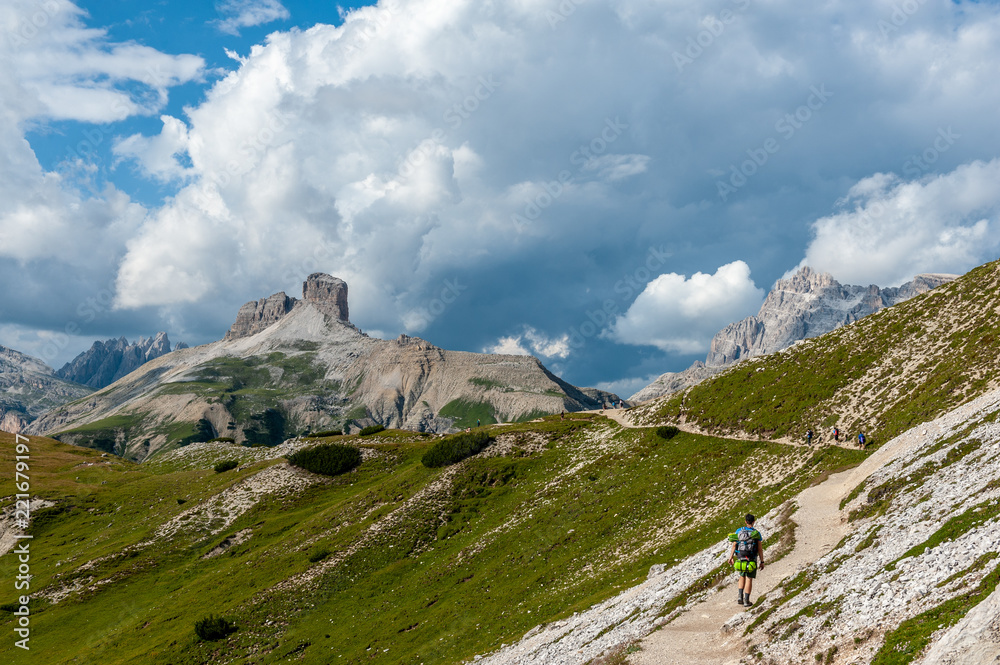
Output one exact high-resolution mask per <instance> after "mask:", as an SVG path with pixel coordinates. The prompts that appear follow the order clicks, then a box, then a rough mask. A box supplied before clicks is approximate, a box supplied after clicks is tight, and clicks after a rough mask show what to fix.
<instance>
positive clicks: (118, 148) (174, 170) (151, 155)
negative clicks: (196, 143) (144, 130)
mask: <svg viewBox="0 0 1000 665" xmlns="http://www.w3.org/2000/svg"><path fill="white" fill-rule="evenodd" d="M160 120H161V121H162V122H163V130H162V131H161V132H160V133H159V134H157V135H156V136H153V137H145V136H142V135H141V134H133V135H131V136H129V137H127V138H123V139H119V140H118V141H116V142H115V145H114V149H113V150H114V154H115V155H116V156H117V157H119V158H121V159H129V158H130V159H133V160H135V162H136V163H137V164H139V167H140V168H141V169H142V171H143V172H144V173H145V174H146V175H147V176H149V177H151V178H155V179H157V180H161V181H164V182H168V181H170V180H175V179H179V178H183V177H184V176H185V175H186V174H187V173H188V169H187V168H185V167H184V166H182V165H181V163H180V162H179V161H178V160H177V156H178V155H180V154H184V153H186V152H187V141H188V136H187V125H185V124H184V123H183V122H181V121H180V120H178V119H177V118H173V117H171V116H169V115H164V116H160Z"/></svg>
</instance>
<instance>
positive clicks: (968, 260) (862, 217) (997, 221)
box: [802, 159, 1000, 286]
mask: <svg viewBox="0 0 1000 665" xmlns="http://www.w3.org/2000/svg"><path fill="white" fill-rule="evenodd" d="M998 183H1000V159H993V160H991V161H989V162H980V161H976V162H973V163H971V164H967V165H963V166H960V167H958V168H956V169H955V170H954V171H951V172H949V173H943V174H940V175H934V176H927V177H925V178H921V179H917V180H911V181H904V180H902V179H901V178H899V177H898V176H896V175H893V174H882V173H880V174H876V175H874V176H871V177H869V178H865V179H863V180H861V181H860V182H858V183H857V184H856V185H854V186H853V187H852V188H851V189H850V191H849V192H848V193H847V196H846V197H845V198H844V199H843V200H841V201H840V207H841V208H842V209H843V210H842V211H840V212H838V213H836V214H834V215H831V216H828V217H823V218H822V219H819V220H816V222H814V223H813V232H814V234H815V235H814V238H813V240H812V242H811V243H810V244H809V247H808V248H807V250H806V257H805V259H803V261H802V265H809V266H811V267H813V268H815V269H818V270H822V271H826V272H829V273H831V274H833V275H834V276H835V277H837V278H838V279H839V280H841V281H842V282H844V283H850V284H879V285H881V286H894V285H899V284H902V283H903V282H905V281H907V280H909V279H910V278H912V277H913V276H914V275H916V274H918V273H922V272H955V273H962V272H965V271H966V270H968V269H969V268H971V267H972V266H975V265H978V264H980V263H985V262H987V261H991V260H993V259H996V258H997V257H998V255H1000V188H998V186H997V184H998Z"/></svg>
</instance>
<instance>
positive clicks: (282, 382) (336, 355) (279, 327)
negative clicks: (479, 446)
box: [32, 273, 618, 459]
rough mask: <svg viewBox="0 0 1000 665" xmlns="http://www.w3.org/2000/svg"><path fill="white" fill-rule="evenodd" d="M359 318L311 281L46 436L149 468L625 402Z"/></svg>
mask: <svg viewBox="0 0 1000 665" xmlns="http://www.w3.org/2000/svg"><path fill="white" fill-rule="evenodd" d="M348 316H349V309H348V303H347V284H346V283H344V282H343V281H342V280H340V279H337V278H335V277H331V276H330V275H325V274H322V273H317V274H313V275H310V276H309V277H308V278H307V279H306V280H305V282H304V283H303V285H302V299H301V300H299V299H296V298H292V297H289V296H288V295H286V294H285V293H276V294H274V295H272V296H270V297H269V298H262V299H260V300H256V301H251V302H249V303H247V304H245V305H243V306H242V307H241V308H240V310H239V313H238V314H237V316H236V321H235V322H234V323H233V325H232V327H231V328H230V329H229V331H228V332H227V333H226V335H225V338H224V339H222V340H221V341H218V342H213V343H211V344H206V345H203V346H199V347H194V348H190V349H183V350H177V351H174V352H173V353H170V354H168V355H165V356H162V357H160V358H157V359H155V360H153V361H152V362H149V363H147V364H145V365H143V366H142V367H140V368H139V370H137V371H135V372H133V373H132V374H129V375H128V376H125V377H123V378H121V379H120V380H119V381H117V382H116V383H114V384H112V385H110V386H108V387H107V388H105V389H103V390H101V391H99V392H98V393H95V394H94V395H93V396H92V397H91V398H90V399H88V400H86V401H85V402H82V403H79V404H74V405H67V406H66V407H64V408H61V409H56V410H55V411H53V412H51V413H49V414H46V416H45V417H44V418H42V419H41V420H39V421H38V422H36V423H34V424H33V425H32V431H33V432H37V433H51V434H59V436H60V438H61V439H62V440H63V441H66V442H69V443H76V444H80V445H87V446H90V447H96V448H101V449H104V450H108V451H112V452H116V453H119V454H122V455H125V456H128V457H132V458H134V459H145V458H147V457H149V456H151V455H154V454H156V453H157V452H158V451H162V450H166V449H170V448H173V447H176V446H179V445H185V444H187V443H190V442H192V441H199V440H207V439H208V438H212V437H230V438H233V439H235V440H236V441H237V442H239V443H246V444H250V445H254V444H264V445H273V444H274V443H277V442H280V441H281V440H282V439H283V438H284V437H288V436H293V435H295V434H301V433H303V432H306V431H313V432H315V431H319V430H326V429H341V428H348V429H357V428H359V427H362V426H364V425H369V424H374V423H379V424H382V425H385V426H387V427H402V428H407V429H413V430H418V431H432V432H441V431H451V430H454V429H460V428H464V427H469V426H475V424H476V423H477V422H481V423H483V424H487V423H491V422H511V421H516V420H524V419H530V418H535V417H537V416H539V415H544V414H551V413H560V412H563V411H580V410H585V409H593V408H599V407H600V406H602V405H603V404H606V403H610V402H611V401H613V400H617V399H618V397H617V396H616V395H612V394H610V393H605V392H603V391H599V390H594V389H581V388H577V387H575V386H572V385H570V384H568V383H566V382H564V381H562V380H561V379H559V378H558V377H556V376H554V375H552V374H551V373H550V372H549V371H548V370H547V369H545V367H544V366H543V365H542V364H541V362H539V361H538V359H537V358H534V357H531V356H508V355H491V354H481V353H467V352H460V351H448V350H445V349H441V348H438V347H437V346H434V345H433V344H431V343H430V342H428V341H425V340H422V339H419V338H415V337H408V336H406V335H402V336H400V337H399V338H398V339H396V340H390V341H386V340H380V339H374V338H371V337H369V336H367V335H365V334H364V333H363V332H361V331H360V330H358V328H356V327H355V326H354V325H353V324H352V323H351V322H350V320H349V318H348ZM112 416H113V418H112ZM102 421H103V422H104V423H106V424H107V427H101V426H100V425H101V423H102ZM84 426H86V427H84Z"/></svg>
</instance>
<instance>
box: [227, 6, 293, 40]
mask: <svg viewBox="0 0 1000 665" xmlns="http://www.w3.org/2000/svg"><path fill="white" fill-rule="evenodd" d="M216 9H217V11H218V12H219V13H220V14H222V15H223V16H225V17H226V18H224V19H223V20H221V21H217V22H216V25H217V26H218V28H219V30H220V31H221V32H224V33H226V34H229V35H238V34H239V32H240V28H250V27H253V26H255V25H264V24H265V23H271V22H272V21H280V20H283V19H287V18H288V17H290V16H291V14H289V12H288V10H287V9H286V8H285V6H284V5H283V4H281V1H280V0H225V1H224V2H222V3H221V4H219V5H217V6H216Z"/></svg>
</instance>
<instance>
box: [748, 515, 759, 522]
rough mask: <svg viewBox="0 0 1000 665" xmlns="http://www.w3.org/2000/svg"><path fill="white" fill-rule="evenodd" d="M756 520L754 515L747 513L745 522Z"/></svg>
mask: <svg viewBox="0 0 1000 665" xmlns="http://www.w3.org/2000/svg"><path fill="white" fill-rule="evenodd" d="M756 521H757V518H756V517H754V516H753V515H751V514H750V513H747V524H753V523H754V522H756Z"/></svg>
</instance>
